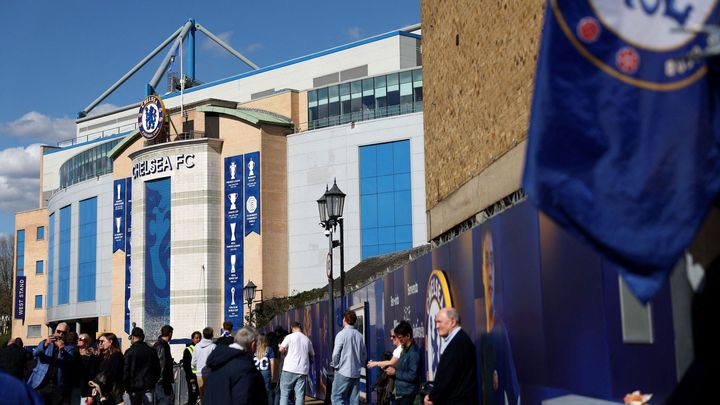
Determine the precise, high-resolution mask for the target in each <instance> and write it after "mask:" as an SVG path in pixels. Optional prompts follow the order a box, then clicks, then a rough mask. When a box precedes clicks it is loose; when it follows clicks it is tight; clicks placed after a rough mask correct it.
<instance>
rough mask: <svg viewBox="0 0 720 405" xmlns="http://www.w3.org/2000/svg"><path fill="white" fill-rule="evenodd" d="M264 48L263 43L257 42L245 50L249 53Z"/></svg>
mask: <svg viewBox="0 0 720 405" xmlns="http://www.w3.org/2000/svg"><path fill="white" fill-rule="evenodd" d="M262 48H263V44H261V43H258V42H255V43H252V44H250V45H248V46H246V47H245V49H244V51H245V52H247V53H253V52H255V51H257V50H260V49H262Z"/></svg>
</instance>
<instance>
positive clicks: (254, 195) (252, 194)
mask: <svg viewBox="0 0 720 405" xmlns="http://www.w3.org/2000/svg"><path fill="white" fill-rule="evenodd" d="M243 167H244V168H245V235H250V233H252V232H255V233H257V234H258V235H260V152H252V153H247V154H245V166H243Z"/></svg>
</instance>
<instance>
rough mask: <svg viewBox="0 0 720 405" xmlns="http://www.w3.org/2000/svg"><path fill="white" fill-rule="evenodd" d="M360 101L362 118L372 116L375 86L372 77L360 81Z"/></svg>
mask: <svg viewBox="0 0 720 405" xmlns="http://www.w3.org/2000/svg"><path fill="white" fill-rule="evenodd" d="M362 103H363V107H362V109H363V112H364V113H365V114H364V119H371V118H374V114H373V112H374V110H375V86H374V85H373V79H364V80H363V81H362Z"/></svg>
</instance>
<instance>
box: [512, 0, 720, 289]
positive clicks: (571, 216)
mask: <svg viewBox="0 0 720 405" xmlns="http://www.w3.org/2000/svg"><path fill="white" fill-rule="evenodd" d="M718 8H719V6H717V5H716V2H715V1H711V0H702V1H693V2H687V1H679V0H678V1H676V0H657V1H655V0H654V1H646V0H613V1H608V0H549V1H548V4H547V7H546V15H545V22H544V26H543V33H542V43H541V45H540V53H539V60H538V67H537V74H536V83H535V92H534V95H533V101H532V113H531V119H530V129H529V135H528V151H527V158H526V159H527V160H526V166H525V176H524V179H523V187H524V189H525V191H526V193H527V194H528V195H529V197H530V199H531V201H533V203H534V204H536V205H537V206H538V207H539V208H540V209H541V210H543V211H544V212H545V213H547V214H548V215H549V216H550V217H552V218H553V219H554V220H555V221H557V222H558V223H560V224H561V225H562V226H564V227H565V228H566V229H568V230H569V231H570V232H572V233H573V234H575V235H576V236H579V237H580V238H582V239H584V240H586V241H589V242H590V243H591V244H592V245H593V246H595V248H596V249H597V250H599V251H600V252H601V253H602V254H603V255H604V256H605V258H606V259H608V260H609V261H610V262H611V263H613V264H614V265H616V266H618V267H619V268H620V272H621V273H622V274H623V276H624V278H625V280H626V282H627V283H628V285H629V287H630V288H631V290H632V291H633V292H634V293H635V295H636V296H637V297H638V298H639V299H640V300H642V301H644V302H645V301H647V300H649V299H650V298H651V297H652V296H653V295H654V294H655V292H657V290H658V289H659V288H660V287H661V286H662V284H663V283H664V282H665V279H666V278H667V275H668V274H669V272H670V270H671V269H672V267H673V266H674V265H675V263H676V262H677V260H678V259H679V258H680V257H681V255H682V253H683V251H684V249H686V248H687V246H688V245H689V244H690V243H691V241H692V239H693V237H694V235H695V233H696V232H697V230H698V228H699V226H700V224H701V222H702V220H703V218H704V216H705V214H706V212H707V211H708V209H709V208H710V206H711V204H712V202H713V199H714V198H715V196H716V194H717V193H718V190H719V189H720V176H718V175H719V174H720V150H719V148H718V139H720V137H719V136H718V135H719V134H720V115H719V114H718V113H719V112H720V111H718V110H719V108H718V107H719V106H720V99H719V98H718V91H720V87H719V86H720V83H718V80H717V76H716V75H717V73H715V72H711V71H710V70H709V69H708V66H707V65H706V64H705V62H704V61H703V60H690V59H687V58H683V57H684V56H685V55H687V54H688V53H689V52H691V51H698V50H700V49H703V48H705V46H706V39H705V35H703V34H697V33H695V32H690V31H682V30H679V29H678V28H697V27H702V26H703V25H705V24H713V23H715V22H716V21H717V20H718ZM578 270H582V269H578Z"/></svg>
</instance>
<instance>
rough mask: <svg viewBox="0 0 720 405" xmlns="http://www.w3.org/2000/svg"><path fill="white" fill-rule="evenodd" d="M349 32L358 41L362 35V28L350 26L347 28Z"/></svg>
mask: <svg viewBox="0 0 720 405" xmlns="http://www.w3.org/2000/svg"><path fill="white" fill-rule="evenodd" d="M347 34H348V35H349V36H350V38H351V39H352V40H353V41H357V40H358V39H360V35H362V29H360V27H350V28H348V30H347Z"/></svg>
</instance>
